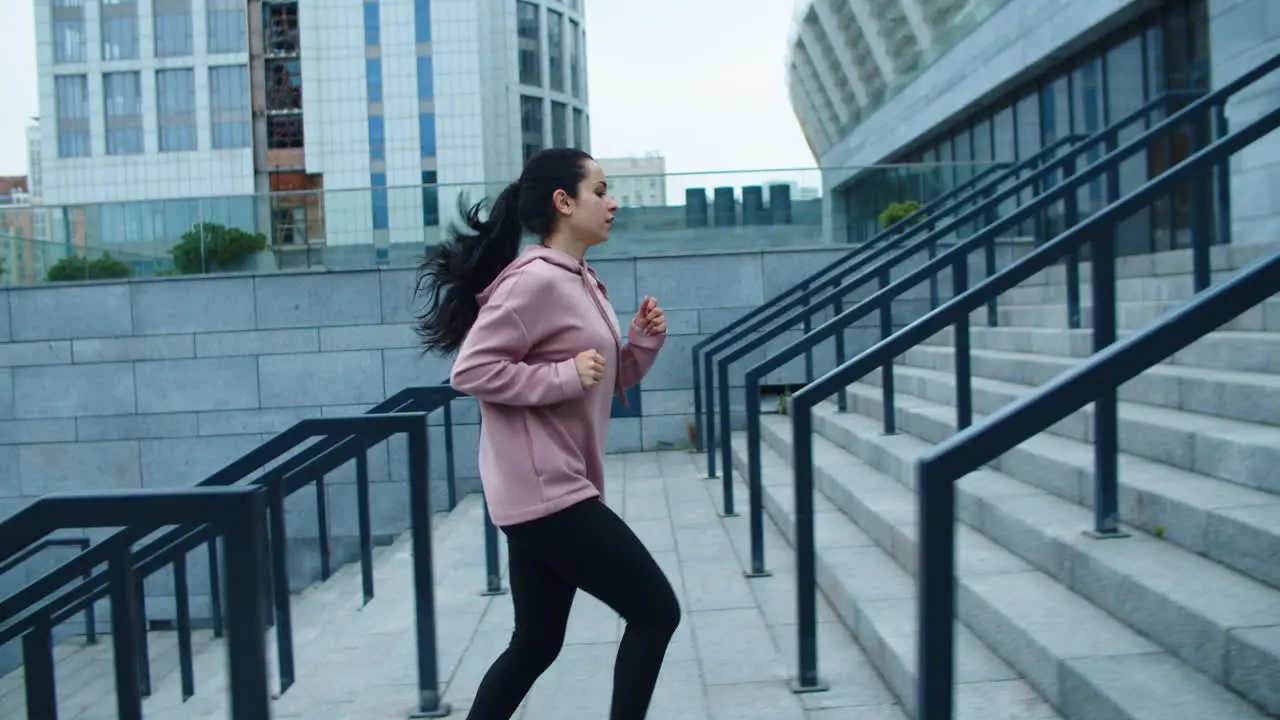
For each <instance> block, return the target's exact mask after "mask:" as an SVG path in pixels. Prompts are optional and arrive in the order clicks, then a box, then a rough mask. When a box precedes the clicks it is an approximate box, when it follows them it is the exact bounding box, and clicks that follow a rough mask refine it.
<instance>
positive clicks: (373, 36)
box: [364, 0, 382, 45]
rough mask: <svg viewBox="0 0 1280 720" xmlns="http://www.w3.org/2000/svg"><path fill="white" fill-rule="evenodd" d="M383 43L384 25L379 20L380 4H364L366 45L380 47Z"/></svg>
mask: <svg viewBox="0 0 1280 720" xmlns="http://www.w3.org/2000/svg"><path fill="white" fill-rule="evenodd" d="M381 42H382V23H381V22H380V21H379V19H378V3H377V2H376V0H375V2H366V3H365V4H364V44H365V45H378V44H379V43H381Z"/></svg>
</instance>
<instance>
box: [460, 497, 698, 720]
mask: <svg viewBox="0 0 1280 720" xmlns="http://www.w3.org/2000/svg"><path fill="white" fill-rule="evenodd" d="M503 530H504V532H505V533H506V535H507V547H508V551H509V566H510V582H511V598H512V601H513V603H514V605H515V631H514V632H513V633H512V635H511V644H510V645H508V646H507V649H506V650H504V651H503V652H502V654H501V655H499V656H498V659H497V660H495V661H494V663H493V665H492V666H491V667H490V668H489V672H488V673H486V674H485V676H484V680H483V681H481V683H480V688H479V690H477V691H476V698H475V703H474V704H473V705H472V706H471V712H470V713H468V714H467V718H468V720H507V718H510V717H511V715H512V714H513V713H514V712H515V711H516V708H517V707H519V706H520V702H521V701H522V700H523V699H524V697H525V695H526V694H528V692H529V688H531V687H533V682H534V681H535V680H537V679H538V676H540V675H541V674H542V673H543V672H544V671H545V670H546V669H547V668H548V667H550V666H551V663H552V662H553V661H555V659H556V656H557V655H558V654H559V653H560V646H561V645H562V644H563V643H564V631H565V626H566V625H567V624H568V622H569V608H570V606H572V604H573V596H574V593H575V591H576V590H577V588H582V589H583V590H585V591H586V592H588V593H590V594H592V595H594V596H596V597H597V598H599V599H600V600H601V601H602V602H604V603H605V604H607V605H609V606H610V607H611V608H613V609H614V610H615V611H616V612H617V613H618V614H619V615H621V616H622V618H623V619H624V620H626V622H627V629H626V632H625V633H624V634H623V635H622V643H621V645H620V646H619V647H618V657H617V660H616V662H615V664H614V668H613V709H612V711H611V713H610V715H609V717H610V718H611V720H642V719H643V718H644V716H645V713H646V712H647V711H648V709H649V700H650V699H651V698H652V696H653V687H654V685H655V684H656V683H657V681H658V671H659V669H660V668H661V667H662V660H663V657H664V656H665V655H666V652H667V645H668V643H670V642H671V636H672V635H673V634H674V633H675V631H676V627H677V626H678V625H679V624H680V606H679V605H678V604H677V602H676V596H675V592H673V591H672V589H671V583H669V582H668V581H667V578H666V576H665V575H663V574H662V570H661V569H660V568H659V567H658V564H657V563H656V562H654V560H653V556H652V555H650V554H649V551H648V550H646V549H645V547H644V545H643V544H642V543H641V542H640V539H639V538H637V537H636V536H635V533H633V532H631V528H629V527H627V524H626V523H624V522H623V521H622V519H621V518H619V517H618V516H617V515H616V514H614V512H613V511H612V510H610V509H609V508H608V506H606V505H605V504H604V503H602V502H600V501H599V500H598V499H593V500H587V501H584V502H581V503H578V504H577V505H574V506H572V507H569V508H567V509H565V510H562V511H560V512H558V513H555V514H553V515H550V516H547V517H544V518H539V519H537V520H531V521H529V522H526V523H520V524H517V525H512V526H509V527H506V528H503Z"/></svg>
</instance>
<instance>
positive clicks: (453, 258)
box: [417, 183, 521, 354]
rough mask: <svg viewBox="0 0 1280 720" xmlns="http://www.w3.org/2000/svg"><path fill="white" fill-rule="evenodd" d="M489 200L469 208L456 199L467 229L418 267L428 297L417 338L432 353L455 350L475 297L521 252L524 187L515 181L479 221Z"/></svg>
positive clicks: (472, 315) (476, 308)
mask: <svg viewBox="0 0 1280 720" xmlns="http://www.w3.org/2000/svg"><path fill="white" fill-rule="evenodd" d="M485 204H486V202H485V201H484V200H481V201H480V202H478V203H476V204H475V205H472V206H471V208H470V209H467V205H466V200H465V198H462V197H459V198H458V205H459V210H460V212H461V213H462V216H463V222H464V224H465V225H466V228H465V229H461V228H458V227H456V226H455V227H454V229H453V239H452V240H450V241H448V242H445V243H443V244H441V245H439V246H437V247H436V248H435V250H434V252H430V253H428V254H427V257H426V259H425V260H424V261H423V263H422V266H421V267H420V268H419V274H418V286H417V294H419V295H426V296H427V297H428V303H427V307H426V309H425V310H424V311H423V312H422V313H421V314H419V315H418V327H417V333H418V337H419V338H420V339H421V340H422V344H423V345H425V346H426V349H427V350H428V351H435V352H438V353H441V354H449V353H452V352H455V351H456V350H457V349H458V347H459V346H460V345H462V340H463V338H465V337H466V335H467V331H468V330H470V329H471V325H472V324H474V323H475V321H476V315H477V314H478V313H479V312H480V304H479V303H478V302H477V301H476V295H478V294H479V293H480V292H481V291H482V290H484V289H485V288H486V287H488V286H489V283H491V282H493V281H494V279H495V278H497V277H498V273H500V272H502V269H503V268H505V267H506V266H508V265H510V264H511V263H512V261H514V260H515V259H516V255H517V254H518V253H519V252H520V238H521V231H520V214H519V213H520V185H519V183H512V184H510V185H508V186H507V187H506V188H505V189H504V190H503V191H502V192H501V193H498V197H497V199H495V200H494V201H493V209H492V210H491V211H490V212H489V217H488V218H487V219H484V220H482V219H480V214H481V212H482V211H483V210H484V206H485Z"/></svg>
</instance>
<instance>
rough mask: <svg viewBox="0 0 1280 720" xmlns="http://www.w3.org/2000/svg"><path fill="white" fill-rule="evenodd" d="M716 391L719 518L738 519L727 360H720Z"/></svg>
mask: <svg viewBox="0 0 1280 720" xmlns="http://www.w3.org/2000/svg"><path fill="white" fill-rule="evenodd" d="M719 370H720V372H719V377H718V378H717V379H716V383H717V387H716V391H717V392H718V393H719V400H720V412H719V415H720V458H721V460H722V462H721V469H720V477H721V483H720V485H721V490H722V492H723V495H724V508H723V510H724V512H723V513H722V514H721V515H720V517H727V518H729V517H738V512H737V510H736V509H735V508H734V504H733V442H732V439H733V432H732V431H733V425H732V423H733V418H732V416H731V413H730V412H729V359H728V358H720V368H719Z"/></svg>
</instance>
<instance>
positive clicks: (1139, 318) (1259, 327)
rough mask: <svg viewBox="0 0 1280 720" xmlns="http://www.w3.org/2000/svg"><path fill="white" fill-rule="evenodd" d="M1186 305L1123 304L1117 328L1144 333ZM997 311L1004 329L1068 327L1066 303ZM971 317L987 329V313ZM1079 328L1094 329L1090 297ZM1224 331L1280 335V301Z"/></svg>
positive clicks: (1231, 323) (1083, 300)
mask: <svg viewBox="0 0 1280 720" xmlns="http://www.w3.org/2000/svg"><path fill="white" fill-rule="evenodd" d="M1184 304H1186V303H1185V301H1181V300H1173V301H1163V302H1157V301H1151V302H1126V303H1121V304H1120V305H1119V306H1118V307H1117V308H1116V327H1117V328H1118V329H1119V330H1122V331H1123V330H1141V329H1143V328H1145V327H1147V326H1148V325H1150V324H1151V323H1153V322H1155V321H1156V320H1157V319H1159V318H1160V317H1162V316H1164V315H1166V314H1168V313H1169V312H1170V311H1171V310H1175V309H1177V308H1180V307H1182V306H1183V305H1184ZM996 310H997V313H996V319H997V321H998V323H999V324H1000V325H1001V326H1004V327H1037V328H1063V329H1065V328H1066V327H1067V306H1066V304H1065V303H1058V304H1055V305H1017V306H1009V305H1007V304H1005V305H1001V304H997V308H996ZM970 317H971V318H972V320H971V322H972V323H973V324H974V325H984V326H985V325H987V314H986V311H985V310H983V311H979V312H975V313H973V314H972V315H971V316H970ZM1080 327H1082V328H1092V327H1093V302H1092V301H1091V300H1090V299H1089V297H1088V296H1087V295H1084V296H1082V297H1081V300H1080ZM1221 329H1222V330H1245V331H1254V332H1258V331H1262V332H1280V299H1274V298H1273V299H1271V300H1266V301H1264V302H1262V303H1261V304H1259V305H1256V306H1254V307H1252V308H1250V309H1248V310H1246V311H1244V312H1243V313H1241V314H1240V315H1239V316H1238V317H1236V318H1233V319H1231V320H1229V321H1227V322H1226V323H1223V325H1222V327H1221Z"/></svg>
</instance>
